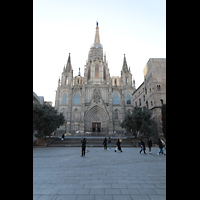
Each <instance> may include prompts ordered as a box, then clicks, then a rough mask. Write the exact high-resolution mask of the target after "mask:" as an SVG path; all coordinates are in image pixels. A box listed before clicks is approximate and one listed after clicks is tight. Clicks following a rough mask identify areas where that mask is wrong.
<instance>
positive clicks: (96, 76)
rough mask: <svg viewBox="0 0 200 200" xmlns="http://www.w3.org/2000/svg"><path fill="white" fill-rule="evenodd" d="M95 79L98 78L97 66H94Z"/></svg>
mask: <svg viewBox="0 0 200 200" xmlns="http://www.w3.org/2000/svg"><path fill="white" fill-rule="evenodd" d="M95 78H99V65H96V66H95Z"/></svg>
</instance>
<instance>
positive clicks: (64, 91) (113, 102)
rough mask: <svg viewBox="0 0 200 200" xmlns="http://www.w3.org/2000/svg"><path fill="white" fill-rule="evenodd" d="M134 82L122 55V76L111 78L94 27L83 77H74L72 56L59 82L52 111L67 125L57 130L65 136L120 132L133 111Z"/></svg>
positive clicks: (97, 32)
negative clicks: (70, 134)
mask: <svg viewBox="0 0 200 200" xmlns="http://www.w3.org/2000/svg"><path fill="white" fill-rule="evenodd" d="M134 91H135V82H134V81H132V74H131V71H130V68H128V66H127V62H126V57H125V54H124V60H123V66H122V70H121V77H119V76H113V77H111V76H110V73H109V68H108V63H107V61H106V55H103V46H102V44H101V43H100V37H99V27H98V23H97V25H96V34H95V40H94V44H92V46H91V48H90V50H89V54H88V60H87V61H86V65H85V69H84V76H83V77H82V76H81V75H80V71H79V74H78V75H77V76H75V77H73V69H72V64H71V56H70V54H69V57H68V61H67V64H66V66H64V68H63V72H62V75H61V80H60V79H59V80H58V87H57V91H56V99H55V108H56V109H57V110H58V111H59V112H61V113H63V115H64V116H65V119H66V122H65V124H64V125H63V126H62V127H60V129H63V130H65V131H66V133H72V134H73V133H76V132H82V133H83V132H106V133H110V134H112V133H123V132H124V130H123V129H122V128H121V126H120V123H121V122H122V120H123V119H124V116H125V114H126V113H128V112H130V111H131V110H132V109H133V99H132V98H133V97H132V94H133V92H134Z"/></svg>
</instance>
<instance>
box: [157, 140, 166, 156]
mask: <svg viewBox="0 0 200 200" xmlns="http://www.w3.org/2000/svg"><path fill="white" fill-rule="evenodd" d="M158 145H159V149H160V151H159V153H158V155H160V154H162V155H165V154H164V152H163V147H164V142H163V141H162V140H161V139H160V138H158Z"/></svg>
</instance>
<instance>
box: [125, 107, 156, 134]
mask: <svg viewBox="0 0 200 200" xmlns="http://www.w3.org/2000/svg"><path fill="white" fill-rule="evenodd" d="M121 126H122V128H126V129H127V130H128V131H132V132H133V134H134V135H137V134H138V133H140V135H141V136H144V137H151V136H153V135H154V134H155V133H156V122H155V120H154V119H152V112H151V110H149V109H148V108H146V107H143V108H141V107H134V109H133V110H132V114H127V115H125V118H124V120H123V122H122V124H121Z"/></svg>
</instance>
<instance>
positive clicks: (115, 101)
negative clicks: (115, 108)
mask: <svg viewBox="0 0 200 200" xmlns="http://www.w3.org/2000/svg"><path fill="white" fill-rule="evenodd" d="M113 104H119V94H118V93H117V92H115V93H114V95H113Z"/></svg>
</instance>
